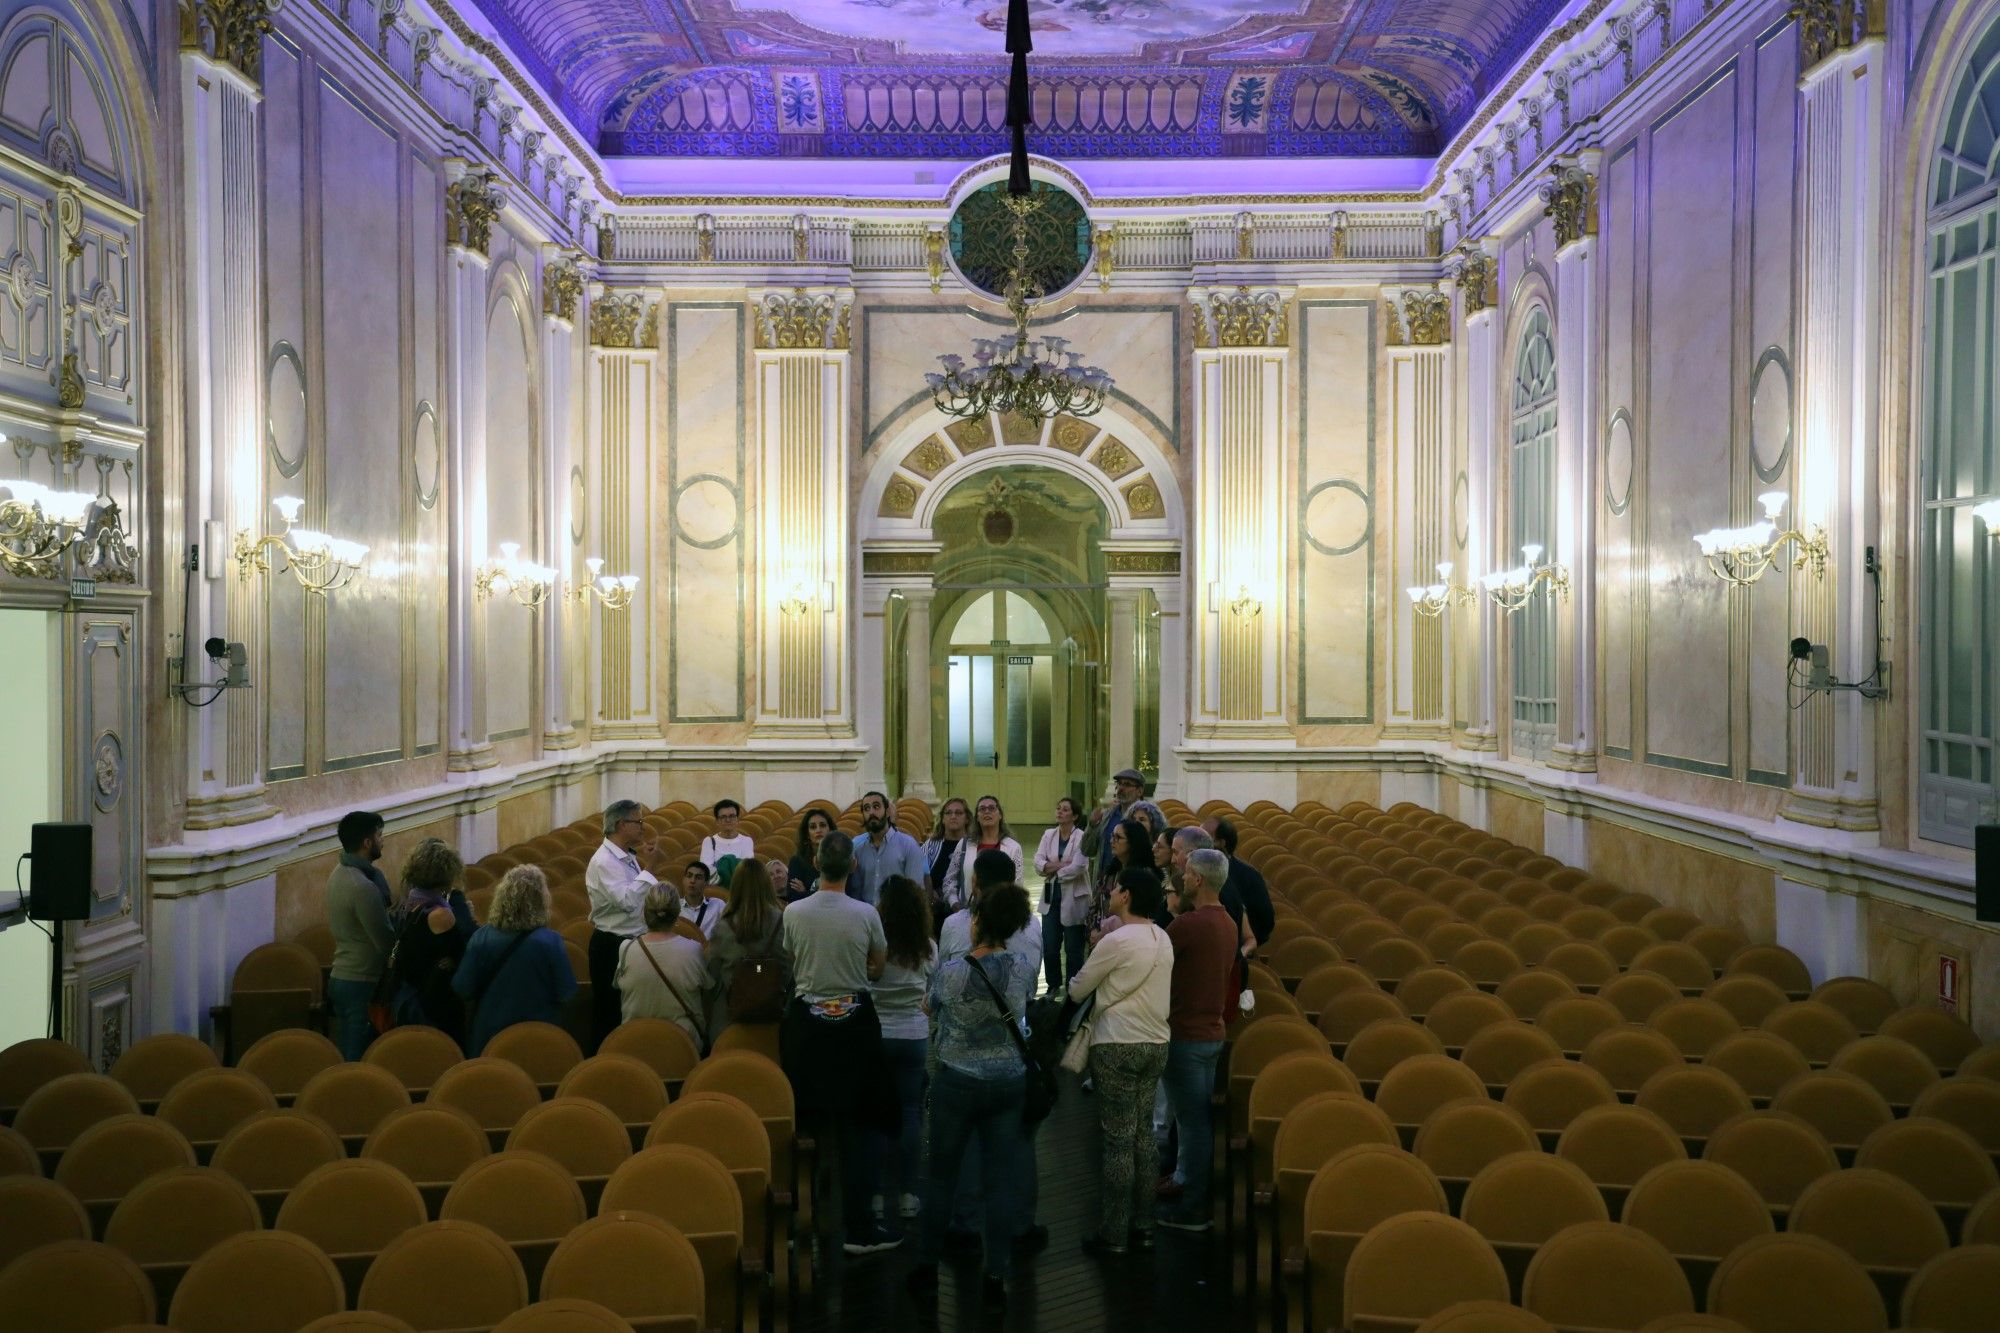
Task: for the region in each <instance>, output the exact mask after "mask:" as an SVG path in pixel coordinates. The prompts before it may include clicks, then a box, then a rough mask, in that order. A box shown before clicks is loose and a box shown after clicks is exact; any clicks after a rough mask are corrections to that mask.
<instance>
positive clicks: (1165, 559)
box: [1104, 482, 1181, 574]
mask: <svg viewBox="0 0 2000 1333" xmlns="http://www.w3.org/2000/svg"><path fill="white" fill-rule="evenodd" d="M1151 484H1152V483H1151V482H1141V483H1140V485H1142V486H1150V485H1151ZM1133 489H1134V490H1137V489H1138V487H1137V486H1135V487H1133ZM1153 495H1154V499H1155V500H1157V499H1158V498H1159V492H1158V491H1157V490H1155V491H1154V492H1153ZM1127 498H1128V500H1129V499H1130V498H1131V497H1129V496H1128V497H1127ZM1132 512H1133V513H1134V514H1137V513H1138V512H1139V510H1138V507H1137V506H1136V505H1134V506H1133V509H1132ZM1104 568H1105V570H1106V571H1107V572H1109V573H1112V574H1178V573H1180V572H1181V553H1180V552H1179V551H1106V552H1105V553H1104Z"/></svg>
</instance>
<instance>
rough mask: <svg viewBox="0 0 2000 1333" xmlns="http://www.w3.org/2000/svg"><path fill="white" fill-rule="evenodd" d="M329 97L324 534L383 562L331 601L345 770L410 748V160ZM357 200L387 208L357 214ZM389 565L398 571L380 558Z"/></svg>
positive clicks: (331, 726)
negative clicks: (406, 724)
mask: <svg viewBox="0 0 2000 1333" xmlns="http://www.w3.org/2000/svg"><path fill="white" fill-rule="evenodd" d="M317 100H318V108H319V162H318V165H319V172H318V180H317V185H318V191H319V200H318V211H319V216H320V217H321V218H322V220H323V224H322V226H321V228H320V235H319V261H320V262H319V269H320V272H319V275H318V277H319V287H320V292H321V294H322V298H323V307H322V308H323V309H324V311H325V314H326V317H325V318H324V319H323V320H322V323H321V340H322V341H321V349H322V350H321V356H320V360H321V364H322V367H323V374H322V377H321V380H320V383H322V384H323V385H324V394H323V399H324V409H323V410H324V420H325V423H326V424H325V435H324V439H323V444H322V449H323V454H322V458H323V463H322V469H323V474H324V479H323V481H322V482H321V483H320V488H321V489H323V495H324V501H323V503H324V513H325V515H326V517H325V520H324V526H325V527H326V529H327V530H328V531H329V532H334V533H337V534H339V535H341V536H343V537H347V538H349V539H351V540H354V541H359V542H363V543H366V545H367V546H368V549H369V552H370V556H371V562H370V565H369V566H368V568H367V569H365V570H364V571H363V573H362V575H361V577H359V578H357V579H356V580H355V581H354V582H353V583H351V584H349V585H348V586H347V587H346V588H344V589H342V590H341V594H340V595H339V596H338V597H329V598H327V599H325V601H326V604H325V610H324V614H325V617H326V628H325V644H324V652H325V654H326V656H325V661H326V686H325V691H326V692H325V720H324V726H325V735H326V742H325V766H326V768H328V769H329V770H337V769H340V768H347V767H354V766H357V765H360V764H368V763H377V762H381V761H382V760H384V759H390V758H397V757H400V756H401V753H402V746H403V726H402V721H403V720H402V710H401V707H400V701H401V699H402V689H403V650H402V636H403V628H404V627H403V616H402V580H401V578H400V577H399V575H398V572H397V571H396V569H395V564H394V558H395V555H396V554H397V553H398V552H399V551H400V550H401V547H402V528H403V495H404V493H403V489H402V487H400V486H398V485H396V484H395V482H394V480H393V479H394V478H396V477H399V476H400V475H401V474H402V471H403V466H402V464H403V447H402V442H403V429H402V422H401V421H400V420H399V419H398V418H399V411H398V408H399V400H400V398H401V394H400V392H399V388H400V384H401V364H402V359H403V349H402V346H401V341H402V340H401V336H400V335H401V330H402V303H401V296H400V291H401V286H402V284H401V277H402V265H401V263H400V262H399V260H400V259H401V256H402V248H401V241H402V235H403V228H402V225H401V220H400V212H401V205H402V191H401V189H400V188H399V185H400V182H401V177H402V171H401V168H402V160H403V153H402V150H401V148H400V146H399V145H398V143H397V137H396V132H395V130H394V128H393V127H392V126H390V125H389V124H388V123H386V122H385V121H382V120H380V119H379V118H377V117H376V116H375V115H374V114H373V113H372V112H371V111H369V110H368V109H366V108H365V107H363V106H362V105H361V104H360V103H359V102H357V101H356V100H355V99H354V97H353V96H352V94H350V93H349V92H348V91H347V90H346V89H345V88H344V87H342V86H341V85H339V84H338V83H336V82H335V81H334V80H333V79H332V78H331V77H330V76H329V75H326V74H325V73H322V74H321V76H320V82H319V87H318V89H317ZM356 199H368V200H374V201H378V202H377V204H376V206H374V207H370V208H354V207H351V206H350V205H349V202H348V201H352V200H356ZM310 512H311V503H310V501H309V506H308V513H309V514H310ZM385 557H386V558H388V560H389V561H390V562H391V563H390V564H388V565H383V564H380V563H376V562H379V561H381V560H383V559H384V558H385ZM385 571H387V573H386V576H385Z"/></svg>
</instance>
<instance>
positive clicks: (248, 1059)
mask: <svg viewBox="0 0 2000 1333" xmlns="http://www.w3.org/2000/svg"><path fill="white" fill-rule="evenodd" d="M340 1061H341V1056H340V1048H339V1047H338V1046H335V1045H334V1044H333V1042H332V1041H331V1040H329V1039H328V1038H327V1036H326V1034H324V1033H321V1032H314V1031H312V1030H311V1029H310V1028H286V1029H285V1030H284V1031H282V1032H270V1033H266V1034H265V1035H264V1036H262V1037H259V1038H258V1039H257V1042H256V1044H255V1045H254V1046H252V1047H251V1048H250V1049H249V1050H247V1051H245V1052H243V1056H242V1058H241V1059H239V1060H238V1061H237V1062H236V1067H237V1068H238V1069H240V1070H242V1071H243V1072H244V1073H246V1074H249V1075H251V1076H253V1077H255V1078H257V1079H259V1080H261V1081H262V1082H263V1084H264V1086H265V1087H267V1088H269V1089H270V1090H271V1092H272V1093H273V1094H274V1095H275V1096H276V1097H277V1098H278V1101H279V1103H280V1104H281V1105H286V1106H289V1105H291V1104H292V1101H293V1099H294V1098H296V1097H297V1096H298V1095H299V1093H300V1092H302V1091H304V1090H305V1086H306V1084H308V1083H310V1082H311V1081H312V1080H313V1077H314V1076H315V1075H317V1074H319V1073H321V1072H323V1071H325V1070H328V1069H331V1068H333V1067H334V1066H335V1065H337V1064H339V1063H340Z"/></svg>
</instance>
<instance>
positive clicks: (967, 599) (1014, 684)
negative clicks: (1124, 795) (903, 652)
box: [927, 465, 1107, 823]
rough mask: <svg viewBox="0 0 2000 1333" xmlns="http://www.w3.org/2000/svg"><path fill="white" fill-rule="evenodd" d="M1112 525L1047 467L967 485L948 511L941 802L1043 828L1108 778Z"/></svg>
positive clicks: (936, 621)
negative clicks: (959, 799) (980, 801)
mask: <svg viewBox="0 0 2000 1333" xmlns="http://www.w3.org/2000/svg"><path fill="white" fill-rule="evenodd" d="M1106 527H1107V516H1106V515H1105V512H1104V508H1103V505H1102V504H1101V503H1100V502H1099V501H1098V499H1097V497H1096V495H1095V494H1093V493H1092V491H1091V489H1090V488H1089V487H1088V486H1086V485H1084V484H1083V483H1082V482H1081V481H1079V480H1078V479H1077V478H1075V477H1072V476H1069V475H1067V474H1065V473H1062V472H1057V471H1055V470H1053V469H1049V468H1039V467H1034V466H1032V465H1017V466H1012V467H1007V468H1002V469H998V470H995V471H989V472H985V473H981V474H979V475H978V476H975V477H968V478H966V479H965V480H964V481H962V482H960V483H959V484H958V485H957V486H955V487H953V488H952V490H951V491H950V493H949V494H947V495H946V496H945V498H944V500H943V502H942V503H941V504H940V505H939V506H938V508H937V510H936V513H935V515H934V517H933V520H932V532H933V534H934V536H935V539H936V540H937V541H938V543H939V546H940V549H939V551H938V554H937V564H936V575H935V585H934V586H935V589H936V601H935V603H934V612H933V615H932V619H931V641H930V645H929V652H928V655H927V660H928V661H929V663H930V667H931V670H930V672H929V677H930V686H931V692H932V697H931V709H930V712H931V716H932V717H933V718H935V719H937V722H938V725H936V726H934V727H933V728H932V745H933V754H932V761H933V762H932V771H933V772H935V773H937V774H938V775H939V777H940V779H941V781H942V786H941V790H943V791H946V792H949V793H954V794H957V795H962V796H965V797H967V798H968V799H971V798H973V797H975V796H977V795H980V794H984V793H991V794H993V795H996V796H998V797H999V798H1000V800H1001V804H1002V805H1003V806H1004V807H1005V808H1006V809H1007V810H1008V811H1009V812H1010V813H1011V814H1014V815H1015V817H1016V818H1017V819H1021V820H1023V821H1024V822H1035V823H1039V822H1042V821H1043V820H1045V819H1046V818H1047V813H1046V812H1047V811H1049V810H1050V809H1051V808H1052V807H1053V806H1054V804H1055V801H1056V798H1057V797H1058V796H1064V795H1070V796H1076V797H1078V798H1079V799H1081V798H1083V797H1084V796H1086V795H1087V794H1088V793H1089V792H1090V791H1091V790H1092V789H1093V788H1094V786H1095V785H1096V783H1097V781H1098V780H1099V779H1100V778H1101V777H1102V772H1101V770H1102V768H1103V755H1102V749H1103V745H1102V738H1103V735H1104V722H1105V688H1104V686H1105V679H1104V662H1105V656H1104V651H1103V648H1104V630H1103V626H1104V623H1105V615H1104V608H1105V573H1104V550H1103V538H1104V533H1105V530H1106Z"/></svg>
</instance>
